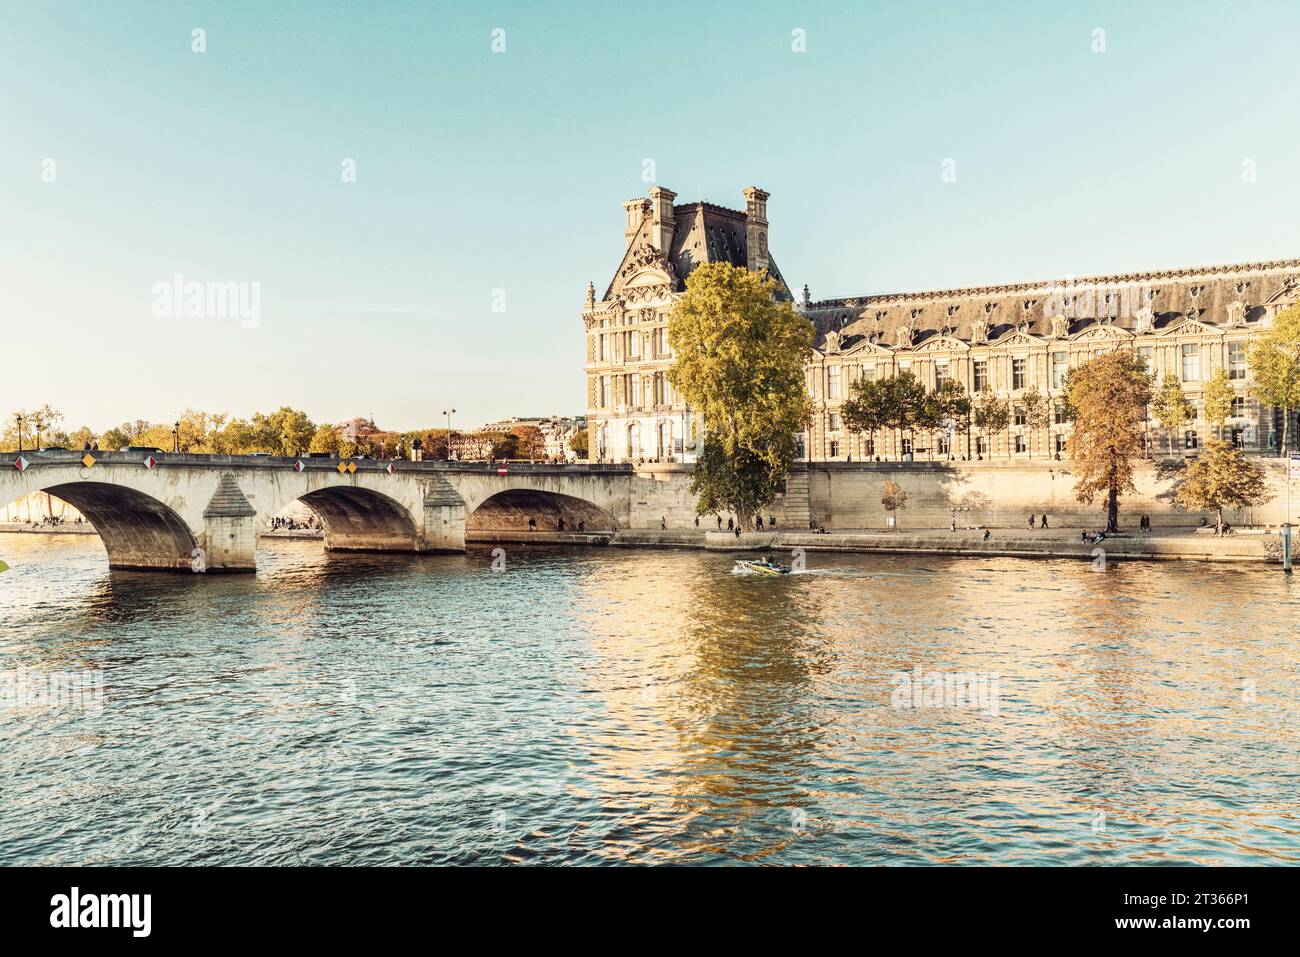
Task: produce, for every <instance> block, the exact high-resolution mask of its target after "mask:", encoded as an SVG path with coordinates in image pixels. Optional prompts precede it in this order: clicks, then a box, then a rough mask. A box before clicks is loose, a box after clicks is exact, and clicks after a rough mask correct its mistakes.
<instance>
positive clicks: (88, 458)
mask: <svg viewBox="0 0 1300 957" xmlns="http://www.w3.org/2000/svg"><path fill="white" fill-rule="evenodd" d="M81 464H82V465H84V466H85V467H86V468H90V467H91V466H92V465H94V464H95V458H94V456H92V455H91V454H90V453H89V452H87V453H86V454H85V455H84V456H82V459H81Z"/></svg>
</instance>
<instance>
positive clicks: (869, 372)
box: [862, 366, 876, 380]
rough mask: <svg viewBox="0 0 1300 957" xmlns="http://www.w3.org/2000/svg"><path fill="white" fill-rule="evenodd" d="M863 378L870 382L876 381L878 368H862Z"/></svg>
mask: <svg viewBox="0 0 1300 957" xmlns="http://www.w3.org/2000/svg"><path fill="white" fill-rule="evenodd" d="M862 378H864V379H868V380H874V379H875V378H876V367H875V366H863V367H862Z"/></svg>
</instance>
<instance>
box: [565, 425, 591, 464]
mask: <svg viewBox="0 0 1300 957" xmlns="http://www.w3.org/2000/svg"><path fill="white" fill-rule="evenodd" d="M587 443H588V438H587V430H586V429H580V430H579V431H577V432H575V433H574V435H573V438H571V439H569V448H571V449H573V453H574V455H576V456H577V457H578V458H580V459H585V458H587V454H588V447H587Z"/></svg>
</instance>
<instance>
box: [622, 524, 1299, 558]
mask: <svg viewBox="0 0 1300 957" xmlns="http://www.w3.org/2000/svg"><path fill="white" fill-rule="evenodd" d="M1082 532H1083V529H1078V528H1075V529H1051V530H1048V531H1041V530H1040V531H1038V532H1034V531H1029V530H1015V531H1013V530H1011V529H989V537H988V538H987V539H985V538H984V531H983V530H979V529H958V530H957V531H955V532H953V531H949V530H941V529H917V530H915V531H911V530H909V531H894V532H888V531H872V530H866V529H827V530H826V532H825V533H824V534H823V533H819V532H805V531H797V532H796V531H783V530H781V529H776V530H773V531H770V532H742V533H741V534H740V535H739V536H736V534H735V533H734V532H716V531H715V532H707V531H703V530H695V529H691V530H673V529H669V530H666V531H665V530H660V529H630V530H627V531H620V532H618V533H617V534H616V535H615V536H614V538H613V539H612V540H611V542H610V544H611V545H614V546H622V547H662V548H700V549H706V550H708V551H724V552H752V551H782V550H789V549H794V548H803V549H806V550H810V551H828V552H884V553H893V554H925V555H980V556H997V555H1001V556H1006V557H1011V558H1080V559H1088V560H1090V561H1091V560H1094V559H1096V558H1097V557H1098V556H1097V555H1096V554H1094V553H1095V552H1096V550H1097V549H1099V548H1100V549H1101V550H1103V551H1104V552H1105V555H1106V557H1107V558H1128V559H1147V560H1158V561H1168V560H1182V561H1202V562H1280V561H1281V555H1282V549H1281V540H1280V539H1279V537H1278V536H1277V534H1275V533H1273V534H1270V533H1265V532H1251V531H1246V532H1239V533H1237V534H1234V535H1228V536H1224V537H1219V536H1215V535H1211V534H1208V533H1206V532H1205V531H1203V530H1198V529H1195V528H1187V529H1175V530H1162V531H1160V532H1157V533H1143V534H1139V533H1131V534H1127V535H1120V536H1116V537H1113V538H1107V539H1105V540H1104V541H1103V542H1101V544H1100V545H1094V544H1092V543H1091V542H1084V541H1082V540H1081V535H1082ZM1295 552H1296V549H1295V546H1294V544H1293V546H1292V554H1293V555H1294V554H1295Z"/></svg>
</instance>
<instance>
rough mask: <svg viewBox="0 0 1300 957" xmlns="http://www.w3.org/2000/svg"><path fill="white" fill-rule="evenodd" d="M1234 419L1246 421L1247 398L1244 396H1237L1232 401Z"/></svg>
mask: <svg viewBox="0 0 1300 957" xmlns="http://www.w3.org/2000/svg"><path fill="white" fill-rule="evenodd" d="M1232 417H1233V418H1234V419H1244V418H1245V417H1246V397H1245V396H1244V395H1239V396H1236V397H1235V398H1234V399H1233V400H1232Z"/></svg>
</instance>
